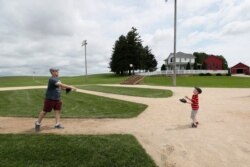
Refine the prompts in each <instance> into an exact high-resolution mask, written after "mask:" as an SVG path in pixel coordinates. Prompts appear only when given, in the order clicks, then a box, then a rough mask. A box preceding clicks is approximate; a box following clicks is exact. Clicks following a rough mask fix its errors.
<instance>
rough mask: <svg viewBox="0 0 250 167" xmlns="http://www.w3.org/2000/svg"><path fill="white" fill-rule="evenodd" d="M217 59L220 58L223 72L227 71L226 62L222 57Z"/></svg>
mask: <svg viewBox="0 0 250 167" xmlns="http://www.w3.org/2000/svg"><path fill="white" fill-rule="evenodd" d="M218 57H219V58H221V60H222V69H223V70H227V69H228V64H227V60H226V59H225V58H224V56H222V55H220V56H218Z"/></svg>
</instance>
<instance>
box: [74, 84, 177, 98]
mask: <svg viewBox="0 0 250 167" xmlns="http://www.w3.org/2000/svg"><path fill="white" fill-rule="evenodd" d="M78 88H81V89H86V90H93V91H98V92H105V93H113V94H121V95H128V96H139V97H152V98H161V97H171V96H172V95H173V92H172V91H171V90H160V89H146V88H131V87H118V86H117V87H115V86H99V85H87V86H78Z"/></svg>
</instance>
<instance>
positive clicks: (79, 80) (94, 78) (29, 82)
mask: <svg viewBox="0 0 250 167" xmlns="http://www.w3.org/2000/svg"><path fill="white" fill-rule="evenodd" d="M49 77H50V76H41V77H34V78H33V77H31V76H23V77H21V76H20V77H0V87H12V86H36V85H47V83H48V79H49ZM126 78H127V76H116V75H113V74H98V75H89V76H88V77H87V78H85V76H76V77H60V80H61V81H62V82H63V83H65V84H70V85H86V84H119V83H121V82H122V81H124V80H125V79H126Z"/></svg>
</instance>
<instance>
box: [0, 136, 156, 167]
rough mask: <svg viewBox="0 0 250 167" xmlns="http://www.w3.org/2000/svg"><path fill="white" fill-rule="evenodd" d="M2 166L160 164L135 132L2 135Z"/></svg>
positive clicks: (146, 166)
mask: <svg viewBox="0 0 250 167" xmlns="http://www.w3.org/2000/svg"><path fill="white" fill-rule="evenodd" d="M0 150H1V151H0V160H1V166H9V167H11V166H13V167H16V166H18V167H26V166H29V167H51V166H53V167H69V166H72V167H74V166H79V167H129V166H131V167H132V166H133V167H156V165H155V163H154V161H153V160H152V159H151V158H150V156H149V155H147V154H146V152H145V150H144V149H143V148H142V147H141V145H140V144H139V143H138V142H137V140H136V139H135V138H134V137H133V136H131V135H105V136H104V135H100V136H91V135H63V136H62V135H30V134H18V135H14V134H1V135H0Z"/></svg>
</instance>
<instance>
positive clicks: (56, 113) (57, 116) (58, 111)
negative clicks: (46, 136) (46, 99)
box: [55, 110, 61, 125]
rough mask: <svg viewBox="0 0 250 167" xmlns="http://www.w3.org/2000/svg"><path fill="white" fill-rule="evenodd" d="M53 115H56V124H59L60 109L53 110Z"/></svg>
mask: <svg viewBox="0 0 250 167" xmlns="http://www.w3.org/2000/svg"><path fill="white" fill-rule="evenodd" d="M55 115H56V116H55V117H56V125H59V124H60V119H61V110H55Z"/></svg>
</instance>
